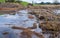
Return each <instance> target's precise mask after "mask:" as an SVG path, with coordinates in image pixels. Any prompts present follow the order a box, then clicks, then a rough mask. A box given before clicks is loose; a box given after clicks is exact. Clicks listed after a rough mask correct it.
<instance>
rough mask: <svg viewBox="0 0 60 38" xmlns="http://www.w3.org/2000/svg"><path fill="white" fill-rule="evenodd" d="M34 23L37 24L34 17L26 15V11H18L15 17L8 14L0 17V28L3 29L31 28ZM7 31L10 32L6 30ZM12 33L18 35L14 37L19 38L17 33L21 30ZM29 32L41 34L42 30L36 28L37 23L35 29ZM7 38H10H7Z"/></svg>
mask: <svg viewBox="0 0 60 38" xmlns="http://www.w3.org/2000/svg"><path fill="white" fill-rule="evenodd" d="M31 16H32V17H31ZM34 23H37V20H36V17H35V16H34V15H31V14H28V11H27V10H21V11H18V12H17V13H16V14H15V15H10V14H3V15H0V27H3V28H11V27H12V26H18V27H23V28H28V27H33V24H34ZM1 29H2V28H1ZM2 30H3V29H2ZM4 30H5V29H4ZM8 31H10V30H8ZM13 31H14V32H15V33H17V34H18V35H16V37H17V38H20V37H19V33H20V32H21V31H22V30H13ZM31 31H35V32H37V33H40V32H42V30H41V29H40V28H39V27H38V23H37V28H36V29H32V30H31ZM4 32H5V31H4ZM0 33H1V32H0ZM0 35H2V34H0ZM12 35H13V34H12ZM2 36H3V35H2ZM14 37H15V36H14ZM34 37H35V36H33V38H34ZM2 38H3V37H2ZM9 38H11V37H9Z"/></svg>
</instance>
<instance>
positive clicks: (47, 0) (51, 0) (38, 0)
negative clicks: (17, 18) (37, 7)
mask: <svg viewBox="0 0 60 38" xmlns="http://www.w3.org/2000/svg"><path fill="white" fill-rule="evenodd" d="M22 1H26V2H30V3H32V1H34V2H36V3H40V2H51V3H52V2H53V1H54V0H22ZM58 2H60V0H58Z"/></svg>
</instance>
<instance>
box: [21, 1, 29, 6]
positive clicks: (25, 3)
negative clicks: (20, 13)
mask: <svg viewBox="0 0 60 38" xmlns="http://www.w3.org/2000/svg"><path fill="white" fill-rule="evenodd" d="M21 4H22V5H23V6H27V5H28V4H29V3H28V2H21Z"/></svg>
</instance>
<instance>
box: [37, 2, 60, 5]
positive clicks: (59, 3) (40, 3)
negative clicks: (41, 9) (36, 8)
mask: <svg viewBox="0 0 60 38" xmlns="http://www.w3.org/2000/svg"><path fill="white" fill-rule="evenodd" d="M36 4H55V5H58V4H60V3H50V2H46V3H45V2H41V3H36Z"/></svg>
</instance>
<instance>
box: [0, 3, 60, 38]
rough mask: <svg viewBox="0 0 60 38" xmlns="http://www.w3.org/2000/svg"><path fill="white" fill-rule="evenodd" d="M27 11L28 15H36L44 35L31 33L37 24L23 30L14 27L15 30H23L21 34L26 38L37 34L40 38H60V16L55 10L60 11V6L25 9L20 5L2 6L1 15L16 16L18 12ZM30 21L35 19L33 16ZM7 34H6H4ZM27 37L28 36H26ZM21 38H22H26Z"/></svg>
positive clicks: (0, 7)
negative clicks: (48, 35) (47, 36)
mask: <svg viewBox="0 0 60 38" xmlns="http://www.w3.org/2000/svg"><path fill="white" fill-rule="evenodd" d="M22 9H24V10H25V9H27V10H28V11H29V12H28V14H32V15H35V16H36V18H37V20H38V21H37V22H38V23H39V28H41V29H42V31H43V32H42V34H40V33H36V32H33V31H31V29H34V28H36V27H37V26H36V24H34V26H33V27H29V28H21V27H15V26H14V27H12V28H13V29H19V30H23V32H22V33H21V34H22V36H23V35H24V37H26V38H32V37H31V35H32V34H35V35H36V36H37V37H38V38H44V35H43V34H45V33H46V32H47V33H46V34H50V33H51V37H49V38H56V37H57V38H60V16H59V15H56V14H55V13H54V10H55V9H59V10H60V5H41V6H30V5H29V6H27V7H24V6H22V5H20V4H15V3H14V4H12V3H8V4H0V13H1V14H14V13H16V12H17V11H18V10H22ZM29 18H30V19H33V16H29ZM4 34H5V33H4ZM25 35H26V36H25ZM24 37H21V38H24Z"/></svg>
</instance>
